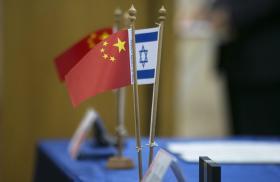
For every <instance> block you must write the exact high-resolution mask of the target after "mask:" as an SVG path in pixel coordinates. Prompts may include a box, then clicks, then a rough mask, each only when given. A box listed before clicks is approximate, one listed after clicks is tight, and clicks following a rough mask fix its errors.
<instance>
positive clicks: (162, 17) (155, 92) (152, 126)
mask: <svg viewBox="0 0 280 182" xmlns="http://www.w3.org/2000/svg"><path fill="white" fill-rule="evenodd" d="M166 13H167V12H166V9H165V8H164V6H162V7H161V8H160V10H159V18H158V19H159V27H160V31H159V46H158V58H157V67H156V68H157V69H156V78H155V83H154V88H153V101H152V111H151V122H150V138H149V166H150V164H151V163H152V160H153V156H154V147H155V146H156V143H155V128H156V119H157V103H158V89H159V75H160V63H161V49H162V39H163V28H164V21H165V19H166Z"/></svg>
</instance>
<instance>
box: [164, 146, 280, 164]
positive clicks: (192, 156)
mask: <svg viewBox="0 0 280 182" xmlns="http://www.w3.org/2000/svg"><path fill="white" fill-rule="evenodd" d="M167 149H168V150H169V151H170V152H172V153H175V154H178V155H179V156H180V157H181V158H182V159H183V160H186V161H189V162H198V159H199V156H208V157H209V158H211V159H212V160H213V161H215V162H218V163H280V142H258V141H255V142H254V141H207V142H180V143H178V142H176V143H169V144H168V145H167Z"/></svg>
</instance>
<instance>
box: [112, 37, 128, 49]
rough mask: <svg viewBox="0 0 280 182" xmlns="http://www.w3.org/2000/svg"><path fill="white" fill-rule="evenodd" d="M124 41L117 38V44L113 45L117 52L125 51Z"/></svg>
mask: <svg viewBox="0 0 280 182" xmlns="http://www.w3.org/2000/svg"><path fill="white" fill-rule="evenodd" d="M125 43H126V42H125V41H121V40H120V39H119V38H118V42H117V43H115V44H114V45H113V46H115V47H117V48H118V49H119V52H121V51H122V50H123V51H125V47H124V45H125Z"/></svg>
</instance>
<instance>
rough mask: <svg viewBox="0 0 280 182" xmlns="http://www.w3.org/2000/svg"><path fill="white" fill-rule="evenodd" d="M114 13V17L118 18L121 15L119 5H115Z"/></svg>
mask: <svg viewBox="0 0 280 182" xmlns="http://www.w3.org/2000/svg"><path fill="white" fill-rule="evenodd" d="M114 15H115V18H116V19H120V17H121V15H122V10H121V9H120V8H119V7H117V8H116V9H115V11H114Z"/></svg>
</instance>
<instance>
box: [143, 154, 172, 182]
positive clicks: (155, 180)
mask: <svg viewBox="0 0 280 182" xmlns="http://www.w3.org/2000/svg"><path fill="white" fill-rule="evenodd" d="M174 160H175V158H174V157H173V156H172V155H170V154H169V153H167V152H166V151H164V150H163V149H160V150H159V151H158V153H157V155H156V157H155V159H154V160H153V162H152V164H151V165H150V167H149V169H148V171H147V173H146V174H145V176H144V178H143V180H142V182H160V181H161V180H162V178H163V176H164V175H165V173H166V171H167V169H168V167H169V166H170V164H171V163H172V161H174Z"/></svg>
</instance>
